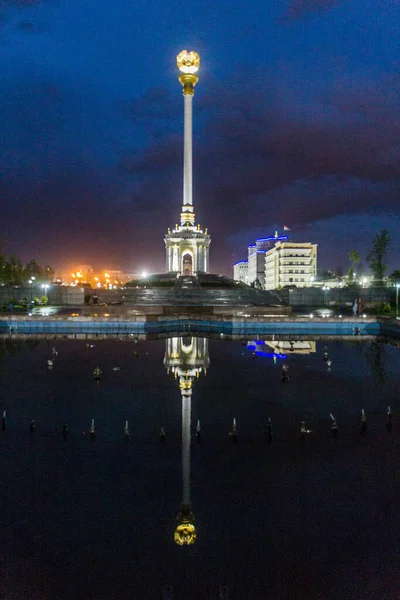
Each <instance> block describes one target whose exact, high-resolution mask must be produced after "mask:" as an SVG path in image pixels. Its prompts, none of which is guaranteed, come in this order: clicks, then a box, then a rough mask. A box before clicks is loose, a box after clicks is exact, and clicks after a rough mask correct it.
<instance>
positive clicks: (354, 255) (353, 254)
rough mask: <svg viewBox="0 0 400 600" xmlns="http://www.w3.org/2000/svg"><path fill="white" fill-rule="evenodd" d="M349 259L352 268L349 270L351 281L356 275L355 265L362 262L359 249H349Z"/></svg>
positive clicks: (348, 275) (348, 277)
mask: <svg viewBox="0 0 400 600" xmlns="http://www.w3.org/2000/svg"><path fill="white" fill-rule="evenodd" d="M349 260H350V262H351V265H350V269H349V270H348V271H347V279H348V281H349V282H351V281H353V279H354V275H355V271H354V269H355V266H356V265H357V264H358V263H359V262H360V260H361V257H360V253H359V252H358V250H350V251H349Z"/></svg>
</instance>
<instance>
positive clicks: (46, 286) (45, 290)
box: [42, 283, 49, 301]
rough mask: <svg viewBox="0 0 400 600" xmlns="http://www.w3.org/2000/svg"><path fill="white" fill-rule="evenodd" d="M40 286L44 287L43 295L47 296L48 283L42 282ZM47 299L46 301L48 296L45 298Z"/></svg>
mask: <svg viewBox="0 0 400 600" xmlns="http://www.w3.org/2000/svg"><path fill="white" fill-rule="evenodd" d="M42 288H43V289H44V295H45V296H46V298H47V290H48V288H49V284H48V283H43V284H42ZM47 301H48V298H47Z"/></svg>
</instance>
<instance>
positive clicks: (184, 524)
mask: <svg viewBox="0 0 400 600" xmlns="http://www.w3.org/2000/svg"><path fill="white" fill-rule="evenodd" d="M209 362H210V359H209V357H208V340H206V339H205V338H170V339H168V340H167V341H166V348H165V357H164V365H165V367H166V368H167V372H168V373H169V372H170V371H172V373H173V374H174V376H175V378H176V379H178V380H179V388H180V390H181V396H182V504H181V509H180V512H179V514H178V517H177V521H178V525H177V527H176V529H175V534H174V540H175V542H176V543H177V544H178V545H179V546H189V545H190V544H194V542H195V541H196V528H195V525H194V521H195V518H194V515H193V513H192V510H191V504H190V441H191V433H190V426H191V399H192V387H193V383H194V382H195V381H196V379H197V378H198V377H199V375H200V373H201V372H202V371H203V370H204V371H205V370H206V369H207V367H208V365H209Z"/></svg>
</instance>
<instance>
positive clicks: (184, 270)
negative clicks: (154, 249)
mask: <svg viewBox="0 0 400 600" xmlns="http://www.w3.org/2000/svg"><path fill="white" fill-rule="evenodd" d="M176 62H177V66H178V69H179V71H180V76H179V81H180V82H181V84H182V88H183V99H184V141H183V204H182V211H181V215H180V225H179V224H176V225H175V228H174V229H173V230H172V231H171V229H168V233H167V234H166V235H165V237H164V242H165V251H166V269H167V272H174V273H177V275H196V274H197V273H200V272H203V273H208V270H209V248H210V242H211V238H210V236H209V235H208V233H207V229H205V230H204V231H203V230H202V229H201V227H200V225H196V222H195V213H194V210H193V153H192V146H193V140H192V130H193V126H192V113H193V106H192V105H193V95H194V86H195V85H196V83H197V82H198V80H199V78H198V76H197V75H196V73H197V71H198V69H199V66H200V57H199V55H198V54H197V53H196V52H193V51H190V52H188V51H187V50H183V51H182V52H180V54H178V56H177V57H176Z"/></svg>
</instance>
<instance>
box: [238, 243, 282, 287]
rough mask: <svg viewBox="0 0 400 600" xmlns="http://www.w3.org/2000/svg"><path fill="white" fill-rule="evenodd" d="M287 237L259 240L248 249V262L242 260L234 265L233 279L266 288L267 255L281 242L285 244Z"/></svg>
mask: <svg viewBox="0 0 400 600" xmlns="http://www.w3.org/2000/svg"><path fill="white" fill-rule="evenodd" d="M288 239H289V238H288V236H287V235H278V233H275V235H270V236H269V237H265V238H259V239H258V240H256V241H255V243H254V244H251V245H250V246H248V248H247V260H241V261H239V262H237V263H235V264H234V265H233V278H234V279H235V280H236V281H242V282H243V283H247V284H249V285H256V286H260V287H261V288H262V289H264V288H265V255H266V253H267V252H268V251H269V250H270V249H271V248H273V247H274V246H275V244H276V243H277V242H279V241H281V242H284V241H287V240H288Z"/></svg>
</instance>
